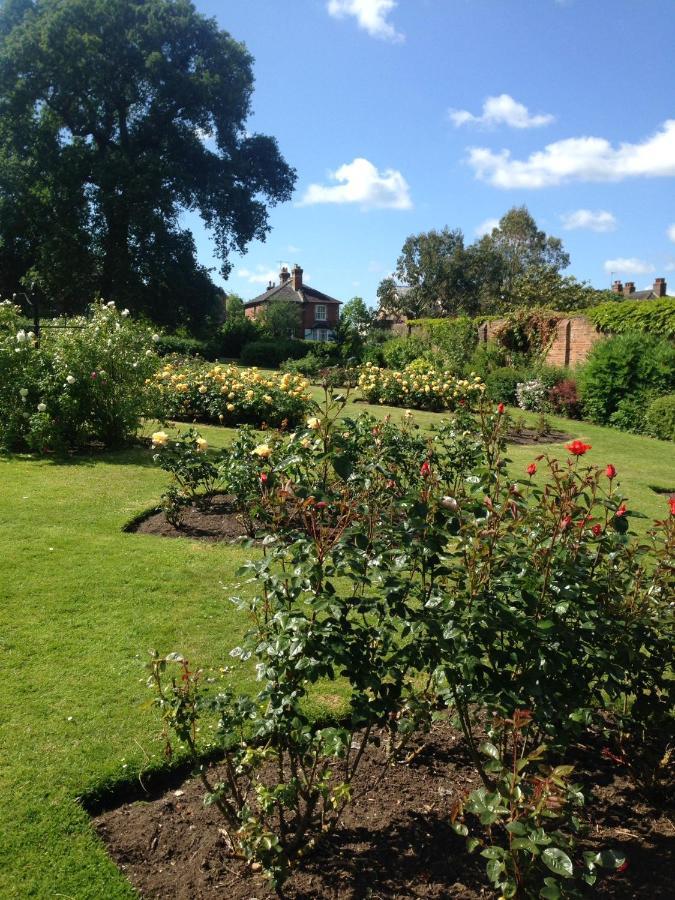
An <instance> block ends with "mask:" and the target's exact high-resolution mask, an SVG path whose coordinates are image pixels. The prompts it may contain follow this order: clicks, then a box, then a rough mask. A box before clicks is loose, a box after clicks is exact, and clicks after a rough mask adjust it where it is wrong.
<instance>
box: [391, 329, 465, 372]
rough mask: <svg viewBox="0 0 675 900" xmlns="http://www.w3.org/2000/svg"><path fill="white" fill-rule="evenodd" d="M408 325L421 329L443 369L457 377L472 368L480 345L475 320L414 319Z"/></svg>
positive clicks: (434, 356)
mask: <svg viewBox="0 0 675 900" xmlns="http://www.w3.org/2000/svg"><path fill="white" fill-rule="evenodd" d="M408 324H409V325H412V326H416V327H418V328H419V329H421V331H422V333H423V334H424V335H425V336H426V337H427V339H428V342H429V344H430V345H431V348H432V354H433V358H434V359H437V360H438V364H439V365H440V366H441V367H442V368H447V369H450V370H451V371H452V372H454V373H455V374H456V375H463V374H465V373H466V372H467V371H468V370H469V369H470V368H472V366H471V359H472V356H473V354H474V352H475V350H476V347H477V345H478V327H477V325H476V323H475V321H474V320H473V319H470V318H469V317H468V316H458V317H456V318H451V319H414V320H412V321H410V322H408ZM474 368H475V367H474Z"/></svg>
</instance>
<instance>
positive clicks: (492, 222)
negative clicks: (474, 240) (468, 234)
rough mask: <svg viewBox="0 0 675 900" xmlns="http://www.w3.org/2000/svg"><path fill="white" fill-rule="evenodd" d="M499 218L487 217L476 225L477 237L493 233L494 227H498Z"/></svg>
mask: <svg viewBox="0 0 675 900" xmlns="http://www.w3.org/2000/svg"><path fill="white" fill-rule="evenodd" d="M498 225H499V219H486V220H485V221H484V222H481V223H480V225H477V226H476V229H475V231H474V233H475V234H476V236H477V237H484V236H485V235H486V234H492V230H493V228H497V227H498Z"/></svg>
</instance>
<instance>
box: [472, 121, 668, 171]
mask: <svg viewBox="0 0 675 900" xmlns="http://www.w3.org/2000/svg"><path fill="white" fill-rule="evenodd" d="M469 164H470V165H471V166H472V167H473V169H474V172H475V173H476V177H477V178H479V179H481V180H482V181H487V182H488V183H489V184H492V185H493V186H494V187H499V188H543V187H552V186H555V185H559V184H566V183H568V182H571V181H622V180H623V179H624V178H638V177H643V178H655V177H664V176H673V175H675V119H668V120H667V121H666V122H664V124H663V127H662V128H661V130H660V131H658V132H656V134H654V135H652V136H651V137H649V138H647V139H646V140H644V141H642V143H640V144H629V143H622V144H619V146H618V147H616V148H615V147H613V146H612V145H611V144H610V142H609V141H607V140H605V139H604V138H597V137H581V138H567V139H566V140H563V141H556V142H555V143H553V144H548V146H546V147H545V148H544V149H543V150H539V151H537V152H536V153H533V154H532V155H531V156H529V157H528V158H527V159H526V160H517V159H511V153H510V151H509V150H501V151H500V152H499V153H493V151H492V150H489V149H487V148H486V147H473V148H472V149H471V150H470V151H469Z"/></svg>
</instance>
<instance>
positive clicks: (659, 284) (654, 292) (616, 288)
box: [612, 278, 667, 300]
mask: <svg viewBox="0 0 675 900" xmlns="http://www.w3.org/2000/svg"><path fill="white" fill-rule="evenodd" d="M612 293H613V294H621V295H622V296H624V297H628V298H629V299H630V300H657V299H658V298H659V297H665V296H667V293H666V279H665V278H655V279H654V286H653V287H651V288H648V289H647V290H646V291H636V290H635V282H634V281H627V282H626V283H625V284H621V282H620V281H615V282H614V283H613V284H612Z"/></svg>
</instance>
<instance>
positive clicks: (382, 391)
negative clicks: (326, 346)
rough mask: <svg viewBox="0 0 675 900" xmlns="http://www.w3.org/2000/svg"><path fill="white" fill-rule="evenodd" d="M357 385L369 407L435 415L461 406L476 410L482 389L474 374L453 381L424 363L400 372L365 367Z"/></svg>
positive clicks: (420, 362) (448, 373)
mask: <svg viewBox="0 0 675 900" xmlns="http://www.w3.org/2000/svg"><path fill="white" fill-rule="evenodd" d="M358 385H359V388H360V389H361V393H362V394H363V396H364V397H365V399H366V400H367V401H368V402H369V403H380V404H386V405H387V406H404V407H407V408H409V409H425V410H436V411H438V410H454V409H457V407H458V406H461V405H468V406H470V407H475V406H476V404H477V403H478V401H479V399H480V397H481V395H482V393H483V391H484V389H485V388H484V385H483V383H482V381H481V379H480V377H479V376H478V375H476V374H475V373H473V372H472V373H471V376H470V377H469V378H456V377H455V376H454V375H453V374H452V373H451V372H450V371H448V370H446V371H441V370H439V369H435V368H433V367H432V366H430V365H429V364H428V363H426V362H424V361H418V362H415V363H411V364H410V365H409V366H406V367H405V369H403V370H401V371H396V370H392V369H380V368H378V367H377V366H374V365H372V364H371V363H366V365H365V366H363V367H362V368H361V370H360V374H359V381H358Z"/></svg>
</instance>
